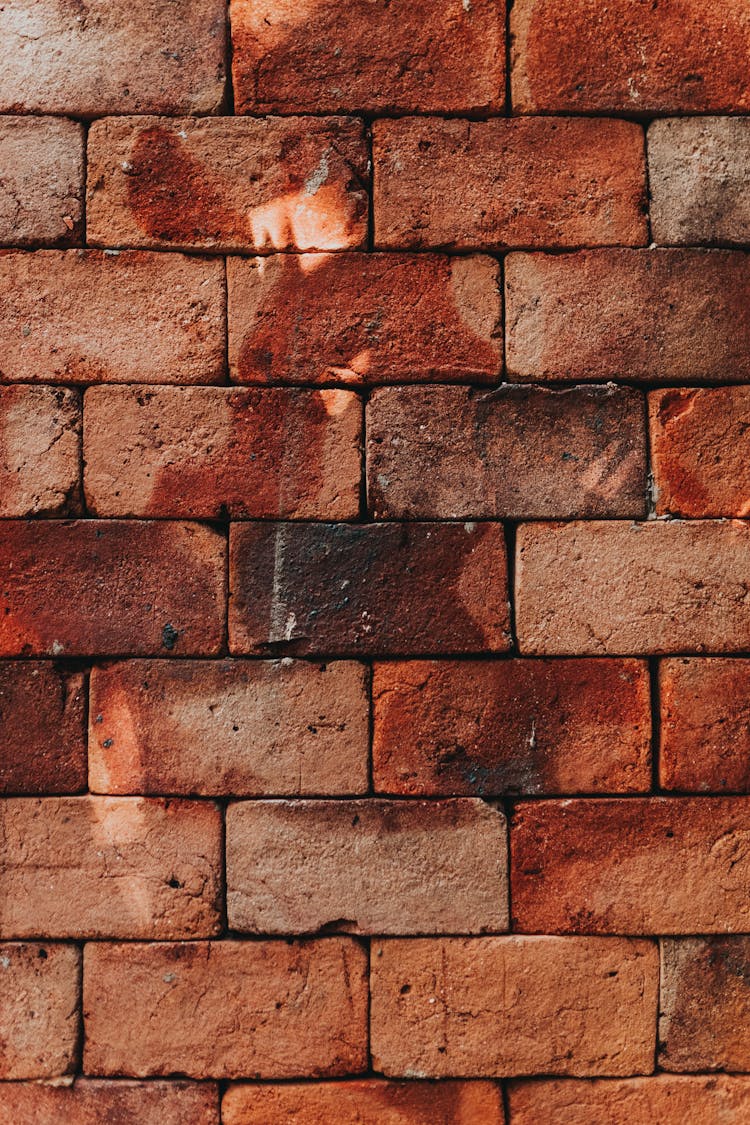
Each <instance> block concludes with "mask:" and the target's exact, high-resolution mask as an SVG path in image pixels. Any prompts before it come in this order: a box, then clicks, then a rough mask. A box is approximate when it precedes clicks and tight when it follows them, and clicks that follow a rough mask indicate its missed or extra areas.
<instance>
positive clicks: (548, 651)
mask: <svg viewBox="0 0 750 1125" xmlns="http://www.w3.org/2000/svg"><path fill="white" fill-rule="evenodd" d="M748 536H750V525H748V524H746V523H743V522H740V521H739V520H735V521H733V522H732V523H725V522H723V521H720V520H694V521H679V520H671V521H667V522H663V521H658V522H657V521H652V522H646V523H628V522H627V521H625V520H611V521H607V520H601V521H591V522H589V523H584V522H579V523H568V524H562V523H549V524H543V523H536V524H522V525H521V526H520V527H519V529H518V538H517V560H516V562H517V566H516V627H517V631H518V640H519V645H520V648H521V651H522V652H523V653H526V654H529V655H542V656H544V655H546V656H550V655H566V654H580V655H591V656H599V655H621V654H628V653H633V654H638V653H669V652H681V651H682V652H704V651H709V652H710V651H714V652H722V651H727V652H738V651H739V652H741V651H744V650H746V649H747V648H750V602H748V582H747V578H748V566H747V561H748V548H749V546H750V540H749V539H748Z"/></svg>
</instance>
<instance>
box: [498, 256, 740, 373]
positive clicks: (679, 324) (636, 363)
mask: <svg viewBox="0 0 750 1125" xmlns="http://www.w3.org/2000/svg"><path fill="white" fill-rule="evenodd" d="M505 298H506V325H507V327H506V344H507V356H506V359H507V368H508V375H509V377H510V378H511V379H514V380H518V381H521V382H534V381H543V382H555V381H556V380H560V379H566V380H578V381H582V380H585V381H588V382H591V381H593V382H604V381H605V380H607V379H628V380H632V379H639V380H643V382H647V383H673V382H677V381H680V380H689V381H691V382H697V381H702V382H709V383H710V382H724V383H726V382H731V383H742V382H745V381H750V312H748V309H750V258H748V256H747V255H745V254H740V253H737V252H733V251H731V250H599V251H597V250H591V251H582V252H581V253H579V254H575V255H573V254H558V255H545V254H511V255H510V256H509V257H508V258H507V259H506V263H505Z"/></svg>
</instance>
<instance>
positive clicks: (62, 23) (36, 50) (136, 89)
mask: <svg viewBox="0 0 750 1125" xmlns="http://www.w3.org/2000/svg"><path fill="white" fill-rule="evenodd" d="M224 24H225V5H224V3H223V0H180V3H179V4H176V5H175V4H167V5H165V4H164V3H163V0H134V2H133V3H130V4H128V5H122V4H112V3H110V0H60V2H57V3H50V0H24V3H23V4H4V5H3V6H2V8H0V42H2V44H3V55H2V62H3V65H2V68H1V69H0V112H3V113H8V112H10V113H15V112H19V111H23V112H31V113H39V112H41V113H72V114H75V115H76V116H77V117H89V116H97V115H100V114H102V113H216V111H217V110H218V109H219V107H220V105H221V102H222V99H223V96H224V77H225V76H224V41H225V26H224Z"/></svg>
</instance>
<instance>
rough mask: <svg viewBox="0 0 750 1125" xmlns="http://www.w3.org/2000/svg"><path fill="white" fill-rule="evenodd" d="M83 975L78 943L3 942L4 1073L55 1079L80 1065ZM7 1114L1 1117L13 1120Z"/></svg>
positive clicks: (0, 1015)
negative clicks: (72, 944)
mask: <svg viewBox="0 0 750 1125" xmlns="http://www.w3.org/2000/svg"><path fill="white" fill-rule="evenodd" d="M80 974H81V954H80V951H79V950H78V949H76V948H75V947H74V946H71V945H47V944H45V945H34V944H32V943H25V942H23V943H22V942H9V943H6V944H3V945H0V981H1V982H2V993H3V1001H2V1005H0V1078H2V1079H7V1078H15V1079H19V1078H54V1077H57V1076H58V1075H62V1074H67V1073H68V1072H69V1071H71V1070H73V1069H74V1068H75V1065H76V1062H77V1056H78V1020H79V979H80ZM3 1103H4V1104H5V1097H3ZM4 1113H5V1107H4V1108H0V1120H3V1121H10V1118H6V1117H4ZM13 1122H14V1125H17V1119H15V1118H14V1119H13Z"/></svg>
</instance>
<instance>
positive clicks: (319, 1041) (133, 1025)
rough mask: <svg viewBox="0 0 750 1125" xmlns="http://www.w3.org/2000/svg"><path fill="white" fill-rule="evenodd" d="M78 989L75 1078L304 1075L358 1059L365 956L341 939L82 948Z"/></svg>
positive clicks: (353, 1065)
mask: <svg viewBox="0 0 750 1125" xmlns="http://www.w3.org/2000/svg"><path fill="white" fill-rule="evenodd" d="M165 985H166V986H167V987H165ZM83 987H84V1018H85V1027H86V1041H85V1048H84V1067H85V1071H86V1073H87V1074H97V1075H107V1074H132V1075H136V1076H147V1075H160V1074H171V1073H174V1072H179V1073H183V1074H186V1075H188V1076H190V1077H195V1078H203V1077H207V1076H211V1077H224V1078H238V1077H243V1076H244V1077H253V1078H295V1077H310V1078H315V1077H327V1076H330V1077H333V1076H336V1075H341V1074H348V1073H357V1072H359V1071H362V1070H364V1069H366V1067H367V959H366V953H365V950H364V949H363V948H362V947H361V946H360V945H358V944H357V943H356V942H355V941H353V940H351V939H349V938H326V939H323V940H321V941H307V942H305V941H296V942H286V941H259V942H237V941H221V942H200V943H193V944H187V945H186V944H164V945H153V944H147V945H139V944H135V943H132V942H131V943H128V944H126V945H88V946H86V949H85V952H84V974H83Z"/></svg>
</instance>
